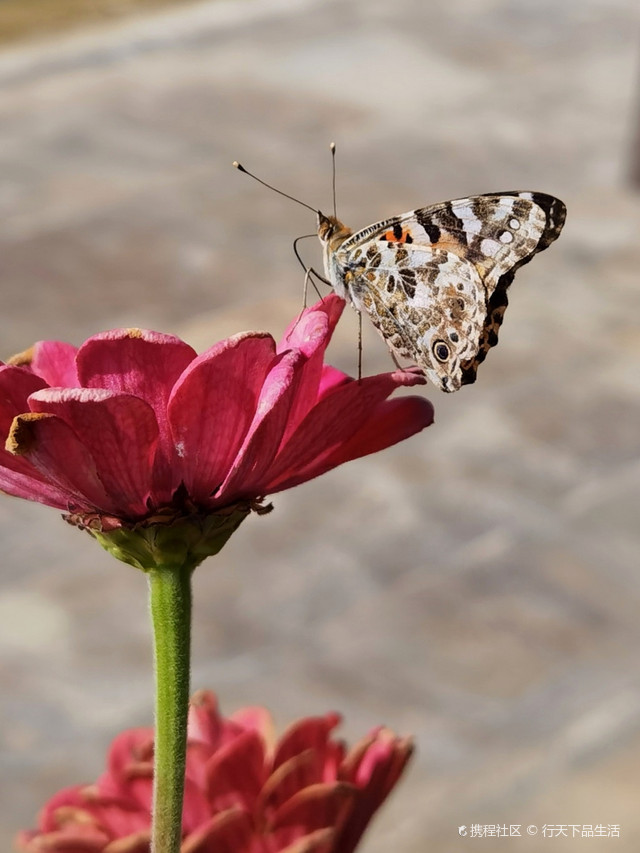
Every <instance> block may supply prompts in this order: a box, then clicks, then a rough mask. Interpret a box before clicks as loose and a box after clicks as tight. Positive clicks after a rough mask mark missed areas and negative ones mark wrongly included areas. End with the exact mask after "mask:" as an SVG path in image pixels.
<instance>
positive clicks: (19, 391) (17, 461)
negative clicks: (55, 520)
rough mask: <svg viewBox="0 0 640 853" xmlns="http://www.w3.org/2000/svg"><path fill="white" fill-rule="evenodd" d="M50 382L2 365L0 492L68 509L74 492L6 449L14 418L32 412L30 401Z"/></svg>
mask: <svg viewBox="0 0 640 853" xmlns="http://www.w3.org/2000/svg"><path fill="white" fill-rule="evenodd" d="M45 387H46V383H45V381H44V380H43V379H41V378H40V377H39V376H35V375H34V374H33V373H31V372H30V371H29V370H27V369H25V368H22V367H13V366H11V365H2V366H0V436H1V437H2V441H1V442H0V489H1V490H2V491H3V492H6V493H7V494H10V495H14V496H15V497H19V498H27V500H32V501H39V502H40V503H44V504H48V505H49V506H53V507H57V508H58V509H65V508H66V507H67V505H68V503H69V500H70V497H71V495H70V493H69V492H68V491H67V490H65V489H61V488H59V487H58V486H56V485H55V484H54V483H52V482H51V481H50V480H49V479H48V478H47V477H46V476H44V475H43V474H42V473H41V472H40V471H38V470H37V469H36V468H34V467H33V465H32V464H31V463H30V462H29V461H28V460H27V459H26V458H24V457H22V456H16V455H14V454H13V453H11V452H9V450H6V449H5V440H6V439H7V437H8V435H9V432H10V430H11V426H12V424H13V419H14V418H15V417H16V415H20V414H23V413H24V412H28V411H29V403H28V398H29V395H30V394H32V393H33V392H34V391H39V390H40V389H41V388H45Z"/></svg>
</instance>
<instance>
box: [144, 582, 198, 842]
mask: <svg viewBox="0 0 640 853" xmlns="http://www.w3.org/2000/svg"><path fill="white" fill-rule="evenodd" d="M148 575H149V592H150V601H151V619H152V622H153V638H154V656H155V672H156V713H155V718H156V735H155V753H154V755H155V757H154V783H153V820H152V831H151V851H152V853H179V850H180V841H181V834H182V832H181V830H182V801H183V796H184V772H185V762H186V751H187V714H188V710H189V665H190V640H191V567H185V566H182V567H179V568H171V567H168V568H166V567H163V568H154V569H151V570H150V571H149V572H148Z"/></svg>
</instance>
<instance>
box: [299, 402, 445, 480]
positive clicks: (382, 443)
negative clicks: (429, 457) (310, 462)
mask: <svg viewBox="0 0 640 853" xmlns="http://www.w3.org/2000/svg"><path fill="white" fill-rule="evenodd" d="M432 423H433V405H432V404H431V403H430V402H429V400H427V399H425V398H424V397H399V398H398V399H396V400H385V401H383V402H382V403H380V404H379V405H378V406H377V407H376V409H375V410H374V412H373V414H372V415H371V417H370V418H369V419H368V420H367V422H366V423H365V425H364V426H363V427H362V428H361V429H359V430H358V431H357V432H356V433H355V434H354V435H353V436H351V438H349V439H347V441H345V442H344V444H341V445H339V446H338V447H337V448H336V449H335V451H334V452H333V453H331V454H329V455H328V456H326V457H325V458H324V459H323V460H322V464H321V466H320V467H319V468H318V470H317V471H316V472H315V473H314V474H313V476H314V477H317V476H318V475H320V474H324V473H325V472H326V471H330V470H331V469H332V468H336V467H337V466H338V465H342V464H343V463H344V462H349V461H350V460H352V459H359V458H360V457H362V456H369V455H370V454H371V453H377V452H378V451H379V450H384V449H385V448H386V447H390V446H391V445H393V444H397V443H398V442H399V441H404V439H406V438H410V437H411V436H412V435H415V434H416V433H417V432H420V430H423V429H425V428H426V427H428V426H431V424H432Z"/></svg>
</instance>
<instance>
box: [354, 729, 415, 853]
mask: <svg viewBox="0 0 640 853" xmlns="http://www.w3.org/2000/svg"><path fill="white" fill-rule="evenodd" d="M412 752H413V743H412V740H411V738H399V737H396V736H395V735H394V733H393V732H391V731H390V730H389V729H385V728H380V729H378V730H376V731H374V732H373V733H372V734H371V735H369V736H368V737H366V738H364V739H363V740H362V741H360V743H358V744H356V745H355V746H354V748H353V749H352V750H351V752H350V753H349V755H348V756H347V757H346V759H345V761H344V763H343V767H342V773H341V776H342V778H344V779H348V780H350V781H351V782H354V783H355V784H356V785H357V786H358V789H359V791H358V796H357V797H356V798H355V800H354V804H353V809H352V811H351V813H350V815H349V818H348V820H347V821H346V822H345V823H344V825H343V827H342V829H341V831H340V833H339V840H338V846H339V849H340V851H344V853H352V851H353V850H355V848H356V847H357V845H358V842H359V841H360V838H361V837H362V834H363V832H364V831H365V829H366V827H367V824H368V823H369V821H370V820H371V818H372V816H373V814H374V813H375V812H376V811H377V810H378V808H380V806H381V805H382V803H383V802H384V800H385V799H386V798H387V796H388V795H389V793H390V792H391V790H392V788H393V786H394V785H395V784H396V782H397V781H398V779H399V777H400V776H401V774H402V772H403V770H404V768H405V766H406V764H407V762H408V761H409V759H410V757H411V754H412Z"/></svg>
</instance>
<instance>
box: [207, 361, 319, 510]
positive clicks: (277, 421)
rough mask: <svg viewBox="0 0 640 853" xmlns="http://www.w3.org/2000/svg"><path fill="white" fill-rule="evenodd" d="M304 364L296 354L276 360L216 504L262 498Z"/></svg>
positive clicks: (288, 419) (286, 425)
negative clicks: (266, 473) (255, 497)
mask: <svg viewBox="0 0 640 853" xmlns="http://www.w3.org/2000/svg"><path fill="white" fill-rule="evenodd" d="M305 361H306V358H305V356H304V355H302V353H300V352H296V351H293V352H287V353H284V354H283V355H281V356H277V357H276V358H275V359H274V363H273V365H272V367H271V369H270V370H269V373H268V374H267V376H266V378H265V380H264V385H263V386H262V390H261V392H260V397H259V399H258V403H257V406H256V414H255V417H254V419H253V423H252V424H251V426H250V427H249V430H248V431H247V434H246V436H245V439H244V443H243V445H242V447H241V448H240V449H239V450H238V453H237V456H236V459H235V461H234V463H233V466H232V468H231V470H230V471H229V474H228V475H227V478H226V480H225V481H224V483H223V484H222V486H221V487H220V490H219V491H218V493H217V494H216V500H217V501H221V502H224V503H230V502H232V501H233V500H235V499H237V498H239V497H245V496H246V497H252V496H254V495H256V494H258V495H259V494H260V491H261V489H262V487H263V484H264V475H265V472H266V471H267V470H268V468H269V467H270V465H271V463H272V462H273V460H274V458H275V455H276V453H277V452H278V449H279V447H280V444H281V442H282V440H283V435H284V432H285V429H287V428H288V425H289V423H290V413H291V407H292V403H293V401H294V400H295V399H296V392H297V389H298V388H299V385H300V381H301V379H302V376H301V373H302V371H303V370H304V365H305Z"/></svg>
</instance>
